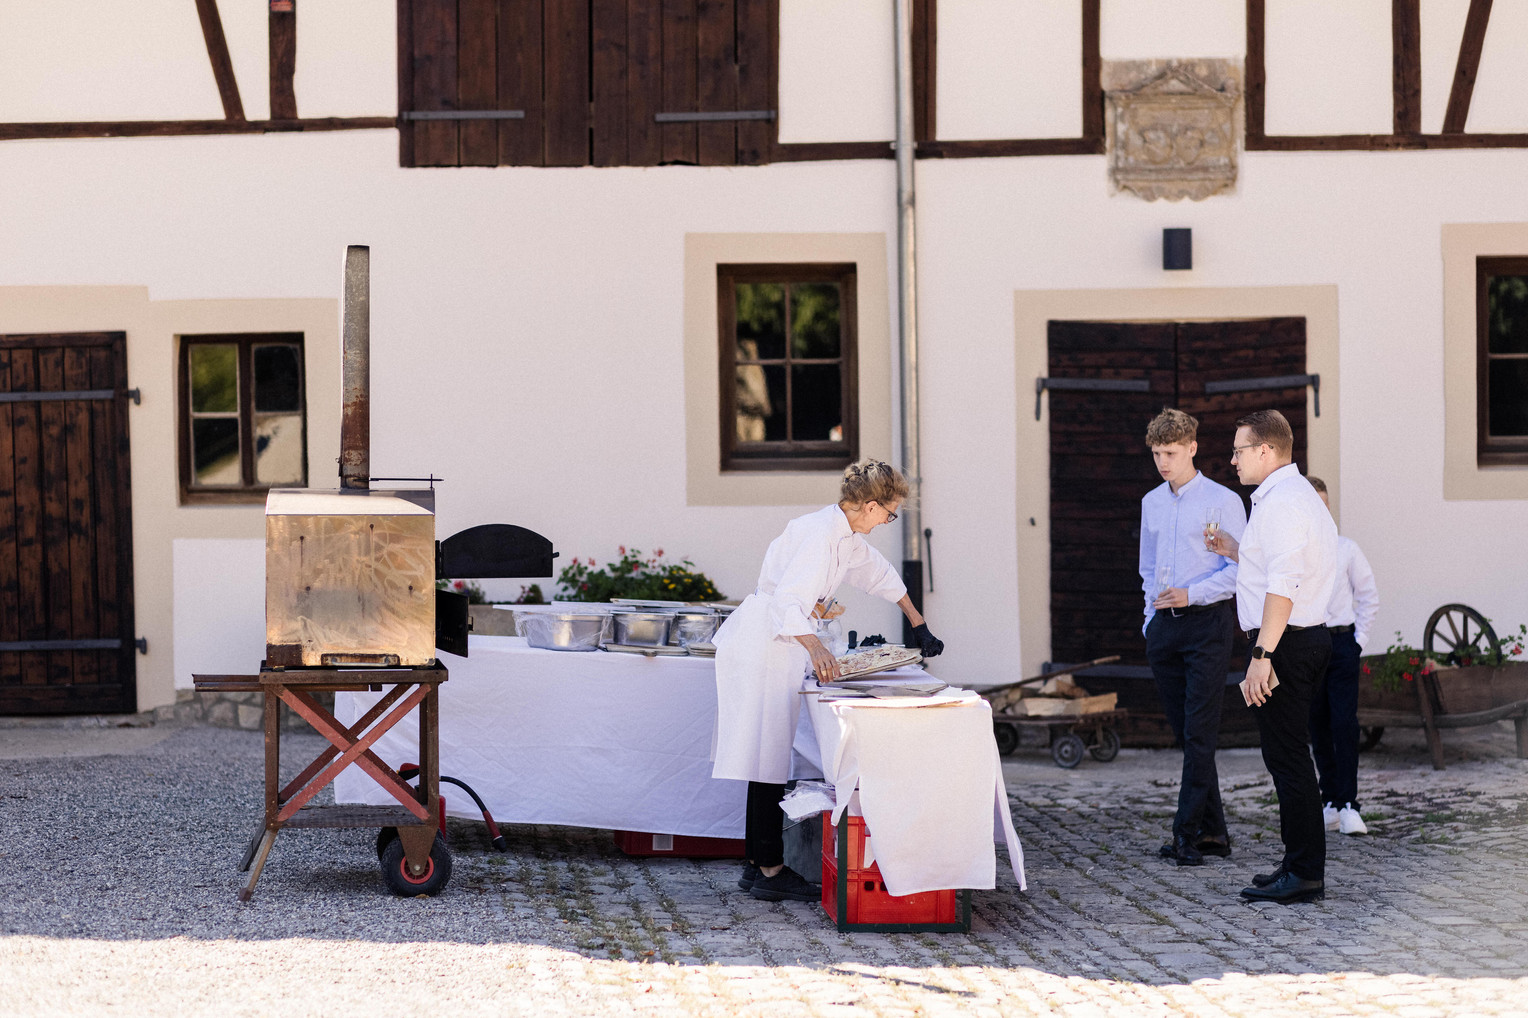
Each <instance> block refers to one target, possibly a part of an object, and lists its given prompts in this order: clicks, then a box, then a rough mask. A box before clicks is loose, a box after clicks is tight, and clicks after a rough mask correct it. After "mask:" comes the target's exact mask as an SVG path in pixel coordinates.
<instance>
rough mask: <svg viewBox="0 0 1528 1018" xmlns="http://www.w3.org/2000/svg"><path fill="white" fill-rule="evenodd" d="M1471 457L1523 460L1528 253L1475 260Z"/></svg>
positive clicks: (1527, 455) (1527, 430)
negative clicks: (1474, 435) (1473, 434)
mask: <svg viewBox="0 0 1528 1018" xmlns="http://www.w3.org/2000/svg"><path fill="white" fill-rule="evenodd" d="M1475 280H1476V290H1475V322H1476V332H1477V335H1478V337H1479V338H1478V343H1479V345H1478V346H1477V348H1476V384H1475V406H1476V420H1477V439H1476V445H1475V449H1476V462H1477V463H1479V465H1481V466H1502V465H1528V258H1478V259H1476V261H1475Z"/></svg>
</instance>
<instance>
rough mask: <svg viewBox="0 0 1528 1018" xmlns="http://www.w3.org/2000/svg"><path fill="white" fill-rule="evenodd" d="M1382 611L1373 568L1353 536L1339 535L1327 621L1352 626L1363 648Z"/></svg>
mask: <svg viewBox="0 0 1528 1018" xmlns="http://www.w3.org/2000/svg"><path fill="white" fill-rule="evenodd" d="M1378 611H1379V588H1378V587H1376V586H1375V585H1374V570H1373V569H1370V568H1369V560H1368V559H1366V558H1364V553H1363V552H1362V551H1361V550H1360V549H1359V547H1358V545H1357V544H1355V543H1354V542H1353V540H1352V538H1348V537H1338V538H1337V581H1336V582H1335V583H1334V584H1332V602H1331V604H1329V605H1327V609H1326V624H1327V625H1329V626H1352V627H1353V638H1354V639H1355V640H1357V641H1358V646H1359V648H1360V649H1362V648H1363V647H1364V646H1365V645H1366V644H1367V643H1368V642H1369V632H1370V629H1371V628H1372V627H1373V625H1374V615H1375V613H1376V612H1378Z"/></svg>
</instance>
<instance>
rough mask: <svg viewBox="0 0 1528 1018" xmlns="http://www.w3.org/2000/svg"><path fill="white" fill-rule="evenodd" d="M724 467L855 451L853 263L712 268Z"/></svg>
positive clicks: (837, 466)
mask: <svg viewBox="0 0 1528 1018" xmlns="http://www.w3.org/2000/svg"><path fill="white" fill-rule="evenodd" d="M717 308H718V315H719V318H720V333H721V346H720V367H721V376H720V378H721V452H722V463H721V468H722V469H723V470H841V469H843V468H844V467H845V466H847V465H848V464H850V463H852V462H854V460H856V459H858V458H859V413H858V409H859V408H858V405H857V391H858V388H859V383H858V380H857V377H856V369H855V358H856V352H855V341H856V336H855V333H856V329H855V319H856V315H855V270H854V266H853V265H818V264H802V265H720V266H718V267H717Z"/></svg>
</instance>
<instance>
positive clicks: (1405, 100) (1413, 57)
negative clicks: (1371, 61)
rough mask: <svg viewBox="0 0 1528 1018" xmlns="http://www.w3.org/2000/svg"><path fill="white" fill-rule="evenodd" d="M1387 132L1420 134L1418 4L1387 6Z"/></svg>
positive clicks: (1412, 0) (1410, 0)
mask: <svg viewBox="0 0 1528 1018" xmlns="http://www.w3.org/2000/svg"><path fill="white" fill-rule="evenodd" d="M1390 52H1391V87H1392V90H1393V92H1394V98H1393V101H1392V105H1391V125H1392V126H1391V130H1393V131H1394V132H1395V133H1396V134H1420V133H1421V131H1422V5H1421V2H1420V0H1391V4H1390Z"/></svg>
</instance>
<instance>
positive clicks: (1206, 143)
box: [1105, 61, 1240, 201]
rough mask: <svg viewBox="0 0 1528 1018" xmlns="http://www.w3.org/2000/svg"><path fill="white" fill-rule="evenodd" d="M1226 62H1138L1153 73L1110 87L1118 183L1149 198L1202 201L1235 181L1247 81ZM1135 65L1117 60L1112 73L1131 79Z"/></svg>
mask: <svg viewBox="0 0 1528 1018" xmlns="http://www.w3.org/2000/svg"><path fill="white" fill-rule="evenodd" d="M1225 63H1226V62H1224V61H1199V62H1196V63H1195V64H1192V65H1188V64H1180V63H1166V64H1165V65H1155V64H1146V65H1144V68H1143V67H1142V65H1134V67H1135V69H1136V70H1137V73H1140V71H1142V70H1143V69H1144V70H1145V71H1146V72H1147V74H1148V76H1146V77H1145V79H1144V80H1140V81H1139V83H1137V84H1134V85H1132V86H1129V87H1121V88H1113V89H1109V90H1107V91H1106V93H1105V94H1106V95H1107V96H1108V99H1109V110H1110V130H1109V179H1110V181H1111V182H1112V183H1113V184H1114V186H1115V188H1117V189H1120V190H1127V191H1131V192H1133V193H1135V194H1137V195H1139V196H1140V197H1142V198H1144V199H1146V200H1147V201H1155V200H1156V199H1158V198H1166V199H1167V200H1169V201H1177V200H1179V199H1180V198H1191V199H1193V200H1194V201H1199V200H1201V199H1204V198H1207V197H1209V196H1210V195H1212V194H1215V193H1217V192H1219V191H1225V190H1228V189H1230V188H1232V187H1233V186H1235V184H1236V150H1237V116H1236V112H1237V99H1238V98H1240V89H1239V87H1238V84H1237V80H1236V74H1235V71H1234V69H1230V68H1225V67H1224V66H1223V65H1224V64H1225ZM1129 70H1130V65H1124V66H1120V65H1116V66H1115V67H1112V68H1110V71H1111V72H1112V73H1111V74H1110V75H1109V77H1111V78H1114V79H1115V80H1119V79H1120V78H1127V79H1128V77H1129V76H1130V74H1129ZM1217 71H1220V72H1222V73H1216V72H1217ZM1196 72H1199V73H1196ZM1207 79H1209V80H1207ZM1217 79H1218V80H1217Z"/></svg>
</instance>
